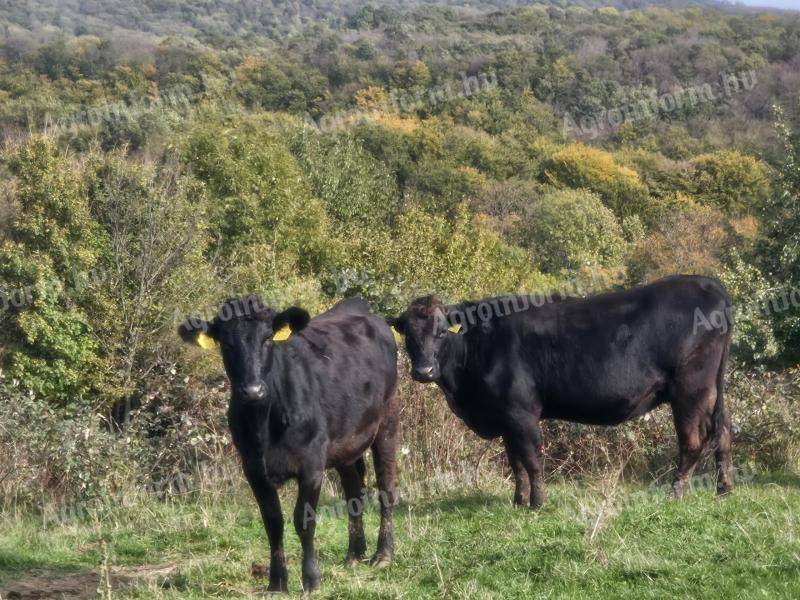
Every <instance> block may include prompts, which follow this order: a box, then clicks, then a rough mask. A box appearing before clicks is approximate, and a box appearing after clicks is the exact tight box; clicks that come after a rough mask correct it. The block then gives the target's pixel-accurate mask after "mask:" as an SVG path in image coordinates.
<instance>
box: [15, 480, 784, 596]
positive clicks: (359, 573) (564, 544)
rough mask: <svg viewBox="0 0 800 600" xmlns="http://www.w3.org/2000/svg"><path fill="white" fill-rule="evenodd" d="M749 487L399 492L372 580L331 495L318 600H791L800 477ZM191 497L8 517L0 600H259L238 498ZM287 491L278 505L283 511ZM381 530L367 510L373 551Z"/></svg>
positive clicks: (248, 516)
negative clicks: (388, 559)
mask: <svg viewBox="0 0 800 600" xmlns="http://www.w3.org/2000/svg"><path fill="white" fill-rule="evenodd" d="M746 479H747V481H744V482H739V485H738V487H737V488H736V490H735V492H734V493H733V494H731V495H730V496H727V497H724V498H716V497H715V496H714V495H713V490H711V489H703V486H702V485H699V486H696V487H697V488H699V489H693V490H692V491H691V492H689V493H687V495H686V497H685V498H684V500H682V501H671V500H667V498H666V482H661V484H660V485H657V483H658V482H625V483H617V482H616V479H615V478H614V477H613V476H609V477H604V478H600V477H589V478H586V477H584V478H579V479H573V480H568V481H567V480H562V481H558V480H554V481H550V482H548V493H549V495H548V500H547V502H546V503H545V506H544V508H543V509H542V510H541V511H539V512H538V513H537V512H531V511H529V510H527V509H518V508H513V507H512V505H511V499H512V498H511V495H512V492H511V490H510V489H509V485H508V482H503V481H502V480H500V479H499V478H498V479H490V480H486V481H482V482H481V483H480V485H479V486H478V487H477V488H476V487H475V486H473V485H471V484H470V483H469V482H467V481H461V482H459V481H456V480H450V481H449V483H448V484H447V485H446V486H441V487H440V489H438V490H436V489H429V490H426V491H420V490H417V492H415V493H413V494H406V496H408V498H407V499H404V500H403V501H402V502H401V503H400V505H399V506H398V508H397V510H396V513H395V515H396V518H395V539H396V557H395V562H394V564H392V565H391V566H390V567H388V568H386V569H384V570H373V569H371V568H369V567H368V566H366V565H358V566H356V567H355V568H352V569H351V568H348V567H345V565H344V563H343V558H344V553H345V550H346V547H347V519H346V518H337V517H336V509H335V507H336V504H337V502H339V500H338V495H337V496H334V495H332V494H333V493H334V491H335V489H334V486H333V485H331V483H330V482H329V483H328V484H327V485H326V487H325V492H324V494H323V500H322V502H321V504H322V506H323V507H331V510H329V511H324V510H323V511H321V513H320V514H321V517H320V522H319V526H318V528H317V542H318V548H319V554H320V568H321V570H322V590H321V592H319V593H317V594H315V595H316V596H318V597H324V598H364V599H366V598H376V599H377V598H380V599H385V598H415V599H416V598H665V597H672V598H681V597H685V598H688V597H695V598H696V597H707V598H723V597H724V598H743V597H748V598H759V597H763V598H792V597H794V598H796V597H798V596H800V478H798V477H797V476H794V475H788V474H783V475H781V474H771V475H766V474H762V475H755V476H752V477H747V478H746ZM696 481H697V482H700V483H702V481H704V480H703V479H702V478H697V479H696ZM409 485H413V483H412V484H409ZM337 486H338V482H337ZM202 487H203V489H202V490H201V491H193V492H190V493H188V494H187V495H186V496H185V497H180V496H171V497H168V498H167V499H156V498H153V497H151V496H148V497H139V498H133V497H130V498H127V500H126V501H124V502H122V503H121V504H117V505H115V506H111V505H109V506H108V507H104V508H102V509H100V508H98V507H95V508H96V510H91V511H85V512H84V513H82V514H81V515H80V516H79V517H78V518H77V519H76V520H71V519H68V520H66V521H61V520H59V519H55V518H53V519H48V520H47V523H46V525H45V524H44V523H43V519H42V516H41V515H33V514H30V513H20V514H16V515H11V514H10V513H9V516H8V518H7V520H6V522H5V524H4V527H3V528H2V530H1V531H0V590H2V597H3V598H4V599H7V598H22V599H31V598H62V597H63V598H77V597H85V595H86V594H89V593H90V594H97V595H98V597H105V598H119V599H122V598H141V599H145V598H147V599H150V598H156V599H158V598H164V599H167V598H169V599H178V598H180V599H189V598H254V597H261V596H263V595H264V593H265V592H264V590H265V589H266V583H265V580H263V579H256V578H254V577H253V576H252V575H251V564H252V563H253V562H262V561H263V560H264V558H265V557H266V556H267V543H266V538H265V535H264V532H263V528H262V525H261V520H260V518H259V516H258V512H257V506H256V504H255V502H254V501H253V499H252V496H251V495H250V493H249V490H247V489H246V486H245V484H244V483H243V481H237V480H235V479H234V480H233V481H231V482H229V483H227V484H224V485H222V484H219V485H214V484H213V483H209V484H208V485H204V486H202ZM292 488H294V485H293V484H290V485H287V487H286V488H285V489H284V491H283V492H282V496H283V499H284V501H286V500H287V499H289V498H293V496H294V490H293V489H292ZM415 489H416V488H415ZM62 512H63V511H62ZM284 512H285V513H286V502H284ZM378 520H379V519H378V513H377V511H375V510H367V512H366V517H365V524H366V531H367V540H368V545H369V550H370V551H372V550H373V549H374V546H375V536H376V535H377V527H378ZM286 544H287V546H286V549H287V560H288V568H289V577H290V582H289V587H290V596H294V597H297V596H299V595H300V593H301V590H300V545H299V541H298V539H297V537H296V536H294V535H292V534H289V535H287V536H286ZM26 590H27V592H26ZM34 590H36V593H34ZM70 590H71V591H70ZM11 592H17V594H18V595H14V594H13V593H11ZM48 593H49V594H50V595H48ZM70 594H72V595H70Z"/></svg>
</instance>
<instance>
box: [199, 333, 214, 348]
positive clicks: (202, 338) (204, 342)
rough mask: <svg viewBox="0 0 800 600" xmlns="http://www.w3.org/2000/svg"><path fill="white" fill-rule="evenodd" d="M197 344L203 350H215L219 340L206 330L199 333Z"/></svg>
mask: <svg viewBox="0 0 800 600" xmlns="http://www.w3.org/2000/svg"><path fill="white" fill-rule="evenodd" d="M197 345H198V346H200V347H201V348H202V349H203V350H213V349H214V348H216V347H217V342H216V341H215V340H214V338H212V337H211V336H210V335H208V334H207V333H206V332H205V331H201V332H200V333H198V334H197Z"/></svg>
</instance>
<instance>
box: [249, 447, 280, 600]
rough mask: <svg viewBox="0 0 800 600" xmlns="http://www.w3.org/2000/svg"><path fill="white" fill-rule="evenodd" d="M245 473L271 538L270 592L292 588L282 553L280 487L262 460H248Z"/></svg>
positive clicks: (268, 535)
mask: <svg viewBox="0 0 800 600" xmlns="http://www.w3.org/2000/svg"><path fill="white" fill-rule="evenodd" d="M244 472H245V477H247V481H248V483H249V484H250V488H251V489H252V490H253V495H254V496H255V497H256V502H258V508H259V509H260V510H261V519H262V521H264V528H265V529H266V530H267V537H268V538H269V549H270V561H269V587H268V588H267V589H268V591H270V592H287V591H289V586H288V583H289V574H288V572H287V571H286V559H285V557H284V554H283V513H281V500H280V498H279V497H278V490H277V489H276V488H275V486H274V485H273V484H272V483H270V482H269V480H268V479H267V477H266V473H265V472H264V468H263V466H262V463H261V461H259V460H253V461H249V464H245V468H244Z"/></svg>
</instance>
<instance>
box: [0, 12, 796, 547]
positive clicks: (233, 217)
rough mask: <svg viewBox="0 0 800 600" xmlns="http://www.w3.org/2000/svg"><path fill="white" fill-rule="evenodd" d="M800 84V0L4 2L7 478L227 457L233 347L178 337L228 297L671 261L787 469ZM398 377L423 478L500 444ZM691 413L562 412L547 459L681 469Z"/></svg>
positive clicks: (98, 480)
mask: <svg viewBox="0 0 800 600" xmlns="http://www.w3.org/2000/svg"><path fill="white" fill-rule="evenodd" d="M798 90H800V13H794V12H777V11H776V12H755V11H753V10H747V9H741V8H738V9H737V8H730V7H723V6H722V5H720V4H716V3H712V2H707V3H684V2H645V1H644V0H617V1H610V2H600V1H597V2H595V1H594V0H585V1H581V2H575V3H573V2H569V3H567V2H560V1H557V0H552V1H551V2H544V3H529V2H523V1H516V0H493V1H492V0H489V1H481V0H463V1H457V0H448V1H446V2H444V1H442V2H424V1H418V2H399V1H387V2H373V3H364V2H356V1H355V0H337V1H336V2H318V1H309V2H302V3H301V2H278V1H275V0H272V1H266V2H256V1H250V0H244V1H242V2H230V1H228V0H208V1H203V2H200V1H196V0H191V1H176V0H149V1H147V2H143V3H140V4H130V3H121V2H108V3H106V2H102V3H100V2H55V1H52V0H42V1H39V2H35V3H22V2H16V1H14V0H0V137H2V154H1V155H0V181H1V182H2V185H0V368H1V370H0V508H2V509H7V510H11V508H12V507H14V510H19V509H20V508H19V507H27V509H32V510H41V506H42V503H43V502H65V501H69V502H72V501H81V502H95V501H103V502H105V501H107V500H108V499H109V498H115V497H117V495H119V494H124V493H126V492H125V491H126V490H130V489H131V488H132V487H135V488H136V489H141V488H142V487H143V486H145V487H146V486H152V485H153V482H154V481H167V480H170V481H171V479H170V478H172V477H173V476H174V475H175V474H176V473H186V472H191V473H194V472H198V470H204V469H207V468H209V467H213V468H219V466H220V465H228V464H230V463H231V461H233V460H234V459H235V453H234V451H233V449H232V447H231V441H230V438H229V434H228V432H227V429H226V424H225V408H226V402H227V395H228V389H227V387H226V386H227V380H226V379H225V375H224V371H223V369H222V365H221V364H220V361H219V359H218V357H217V356H215V355H213V354H209V353H204V352H202V351H201V350H199V349H192V348H189V347H187V346H186V345H184V344H182V343H181V340H180V339H179V338H178V336H177V335H176V328H177V326H178V325H179V324H180V323H181V322H183V321H184V320H185V319H186V318H188V317H190V316H192V315H195V314H199V315H201V316H206V317H208V316H211V315H213V314H214V312H215V311H216V308H217V307H218V306H219V304H220V303H221V302H222V301H223V300H224V299H225V298H228V297H230V296H234V295H239V294H259V295H260V296H262V297H263V298H264V299H265V301H266V302H267V303H268V304H270V305H271V306H274V307H275V308H276V309H283V308H285V307H288V306H291V305H298V306H302V307H304V308H306V309H307V310H308V311H309V312H311V314H312V315H313V314H318V313H320V312H322V311H323V310H325V309H326V308H328V307H330V306H332V305H333V304H334V303H335V302H336V301H338V300H340V299H341V298H344V297H349V296H354V295H360V296H362V297H363V298H365V299H366V300H367V301H368V302H369V303H370V304H371V306H372V307H373V310H375V312H377V313H378V314H382V315H391V314H397V312H398V311H401V310H403V309H404V308H405V306H406V305H407V304H408V301H409V300H411V299H412V298H415V297H417V296H420V295H423V294H430V293H435V294H436V295H437V296H438V297H440V298H442V299H443V300H444V301H447V302H456V301H460V300H465V299H477V298H482V297H486V296H490V295H497V294H505V293H515V292H532V291H535V290H550V291H558V292H560V293H563V294H565V295H568V296H586V295H591V294H596V293H600V292H604V291H608V290H613V289H619V288H628V287H632V286H636V285H639V284H643V283H646V282H650V281H654V280H655V279H658V278H659V277H662V276H664V275H668V274H673V273H691V274H703V275H709V276H712V277H715V278H717V279H719V280H720V281H721V282H722V283H723V284H724V286H725V287H726V288H727V290H728V291H729V293H730V294H731V296H732V298H733V300H734V312H735V320H736V323H735V329H734V341H733V350H732V358H731V365H730V367H729V375H728V377H729V383H728V387H729V390H730V391H729V392H728V395H729V397H730V406H731V412H732V417H733V428H734V454H735V457H736V458H735V464H737V465H739V466H740V467H741V468H743V469H746V470H747V469H749V470H750V471H748V472H761V471H765V472H766V471H773V470H774V471H780V472H784V471H786V472H789V471H793V470H796V469H797V468H798V466H800V416H798V415H799V414H800V405H799V404H798V401H797V399H798V397H799V396H800V390H798V385H799V384H800V373H798V370H797V364H798V361H800V162H798V160H800V101H799V100H798ZM401 362H402V361H401ZM403 365H405V363H403ZM400 370H401V372H407V369H405V367H404V366H401V369H400ZM400 397H401V400H402V419H403V434H402V436H403V442H402V446H403V456H402V457H401V459H400V464H401V472H402V475H401V477H407V478H410V479H413V478H414V477H416V476H419V475H420V474H430V473H431V472H434V471H437V472H438V471H441V470H443V469H444V470H451V471H458V472H461V471H463V470H464V469H467V470H468V471H469V473H470V474H471V475H470V477H474V478H475V480H476V481H477V480H478V478H479V475H480V476H482V477H490V475H486V473H490V474H491V473H493V474H494V475H495V476H497V477H499V476H501V475H502V474H503V473H506V472H507V471H508V465H507V464H505V463H504V460H505V459H504V457H503V454H502V448H499V449H498V446H501V444H500V443H499V442H496V443H494V444H486V443H485V442H482V441H480V440H479V439H478V438H477V437H475V436H474V435H473V434H471V433H470V432H469V431H468V430H467V429H466V428H464V427H463V425H462V424H461V423H460V421H458V419H457V418H456V417H455V416H454V415H452V414H451V413H450V412H449V410H448V408H447V406H446V404H445V403H444V401H443V400H442V398H441V397H440V396H439V394H438V393H437V392H436V390H434V389H431V388H429V387H422V386H419V385H417V384H414V383H413V382H412V381H411V380H410V378H408V377H407V375H404V376H403V379H402V381H401V385H400ZM671 427H672V425H671V418H670V415H669V414H668V412H666V411H662V412H657V413H653V415H651V416H648V418H646V419H642V420H639V421H635V422H632V423H628V424H626V425H624V426H621V427H618V428H613V429H601V428H591V427H584V426H579V425H572V424H565V423H548V424H547V426H546V438H547V440H548V441H547V449H546V453H547V463H546V464H547V472H548V477H553V478H559V477H564V476H567V475H573V474H581V473H587V472H593V471H594V472H598V471H603V470H608V469H610V468H612V467H614V468H616V467H615V465H617V464H618V461H617V460H616V459H615V458H614V457H619V456H625V457H626V460H625V462H624V464H623V465H621V466H620V467H619V468H620V471H621V473H622V474H623V477H632V478H636V477H640V476H642V475H644V474H655V475H656V477H663V476H666V475H665V474H667V473H669V471H670V469H672V468H673V463H674V444H675V440H674V434H672V433H671V432H672V429H671ZM576 439H580V443H576V442H575V440H576ZM609 457H611V458H609ZM168 487H169V486H168ZM27 509H26V510H27ZM1 561H2V554H1V553H0V562H1Z"/></svg>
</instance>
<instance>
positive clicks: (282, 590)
mask: <svg viewBox="0 0 800 600" xmlns="http://www.w3.org/2000/svg"><path fill="white" fill-rule="evenodd" d="M267 591H268V592H269V593H271V594H286V593H288V592H289V581H288V580H287V579H275V580H270V582H269V585H268V586H267Z"/></svg>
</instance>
